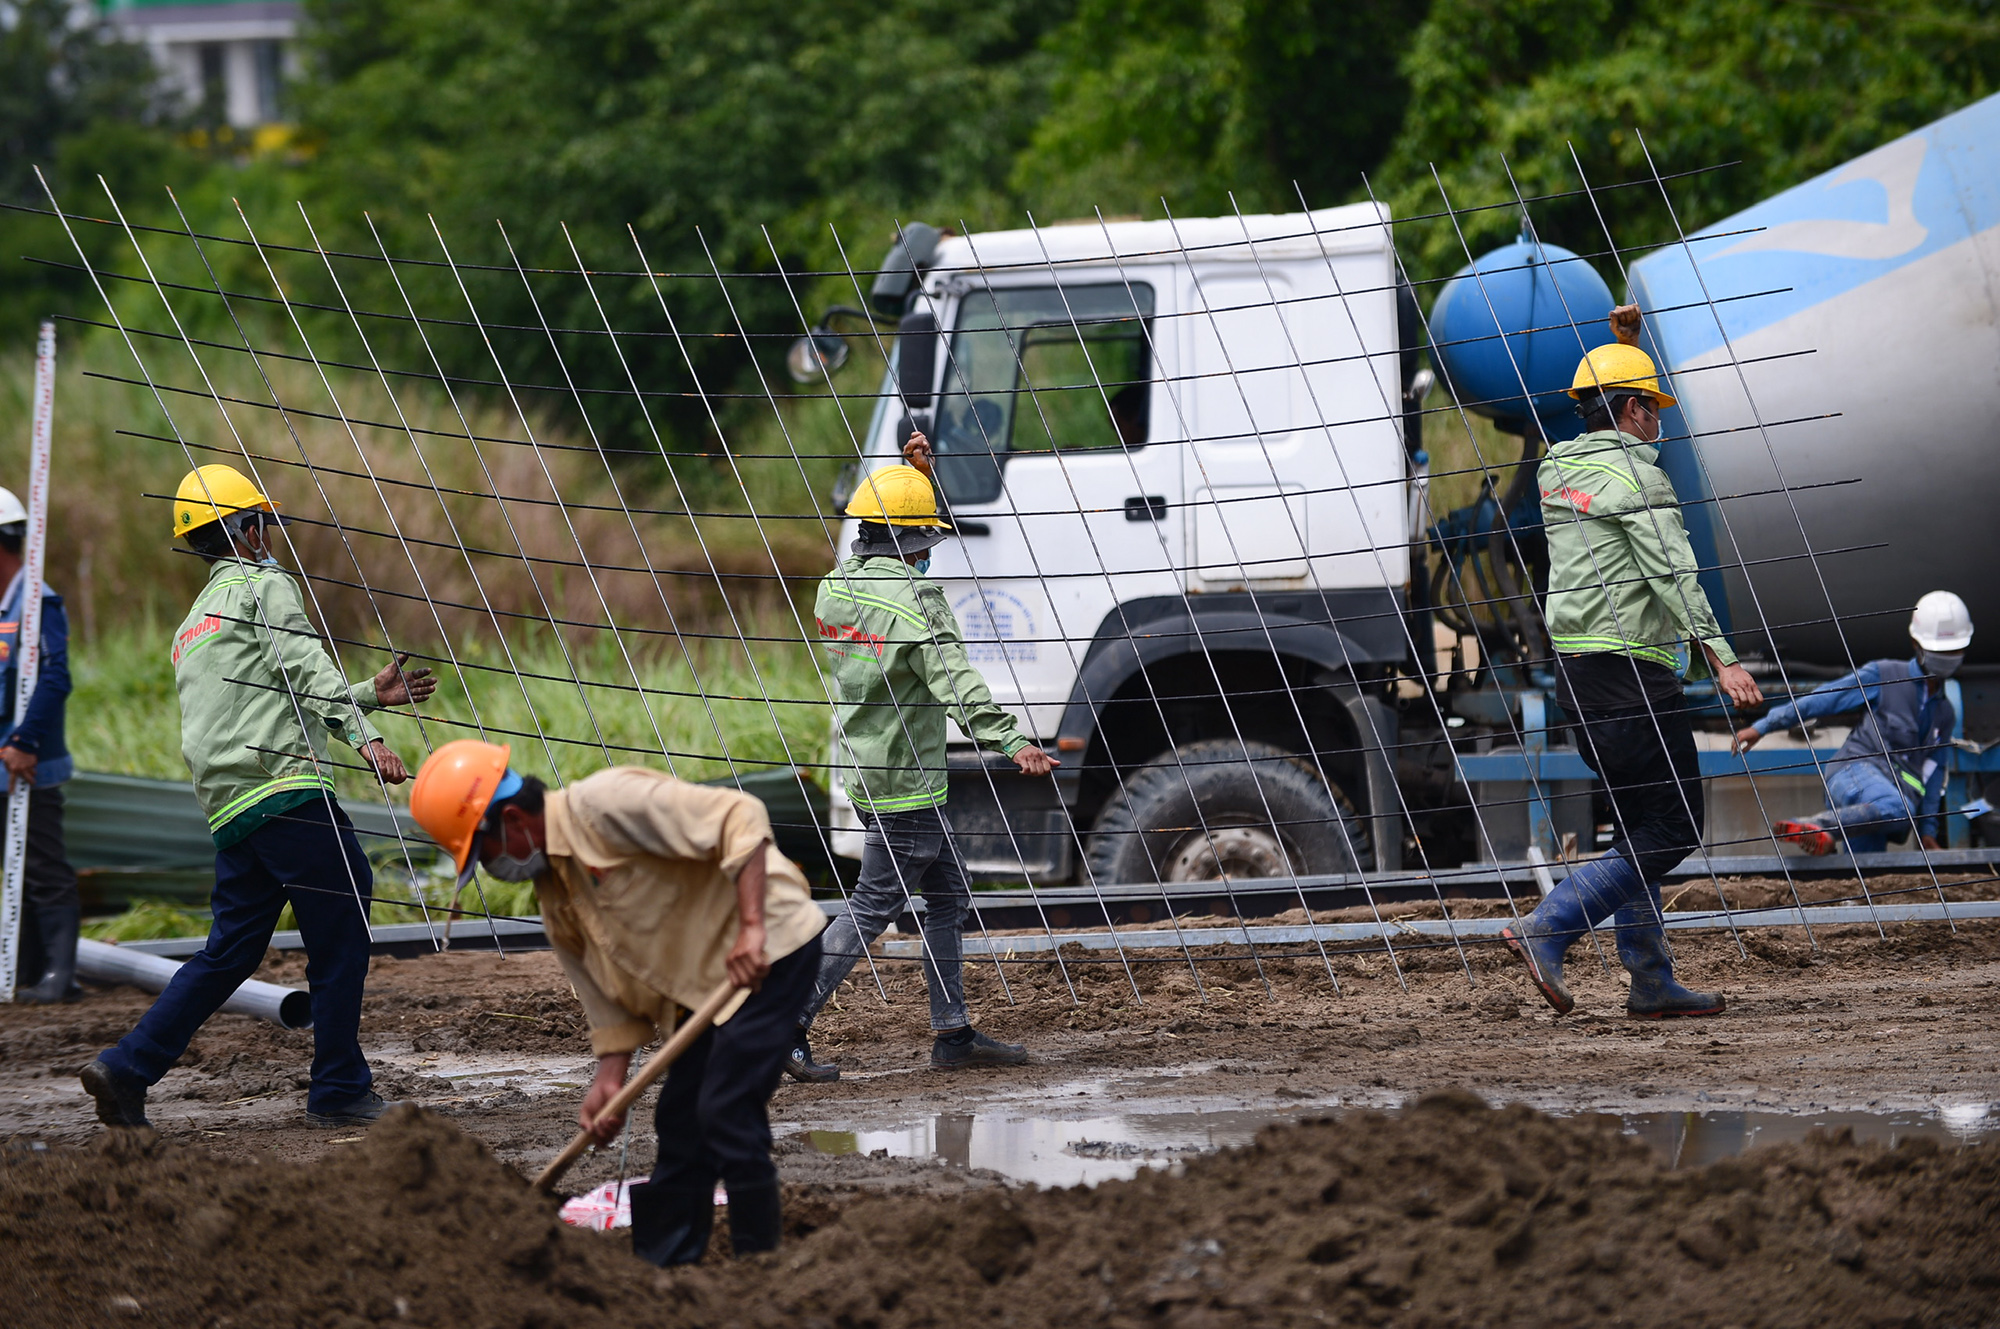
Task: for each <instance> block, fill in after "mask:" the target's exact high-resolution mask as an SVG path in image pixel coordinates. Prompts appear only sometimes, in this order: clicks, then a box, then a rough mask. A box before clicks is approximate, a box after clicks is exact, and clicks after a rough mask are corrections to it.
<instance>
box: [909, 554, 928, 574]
mask: <svg viewBox="0 0 2000 1329" xmlns="http://www.w3.org/2000/svg"><path fill="white" fill-rule="evenodd" d="M910 566H911V567H913V568H915V569H916V570H917V575H918V576H919V577H921V576H923V575H925V574H926V573H928V572H929V571H930V570H931V560H930V556H929V555H928V554H927V555H925V556H924V557H922V558H920V559H918V560H917V561H916V562H914V563H912V564H910Z"/></svg>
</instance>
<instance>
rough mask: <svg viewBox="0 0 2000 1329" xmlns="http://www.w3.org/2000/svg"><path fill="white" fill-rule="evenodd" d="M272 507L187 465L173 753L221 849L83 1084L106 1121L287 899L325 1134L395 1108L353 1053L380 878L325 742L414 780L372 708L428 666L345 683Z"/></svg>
mask: <svg viewBox="0 0 2000 1329" xmlns="http://www.w3.org/2000/svg"><path fill="white" fill-rule="evenodd" d="M277 506H278V505H277V504H276V503H274V502H272V501H271V500H270V499H268V498H266V497H265V496H264V495H263V494H262V493H260V492H259V491H258V489H257V486H256V485H254V484H252V483H251V482H250V481H249V480H248V479H247V478H245V477H244V476H243V475H242V474H241V473H240V472H238V471H236V470H235V469H233V468H232V467H229V466H222V465H213V466H203V467H201V468H200V469H199V470H195V471H190V472H189V473H188V474H187V476H186V477H185V478H184V479H182V481H181V483H180V489H179V490H178V492H177V494H176V496H175V498H174V510H173V527H174V534H175V535H177V536H180V537H182V538H183V539H185V540H186V541H187V543H188V545H189V547H190V548H192V549H193V550H194V551H195V553H197V554H199V555H200V556H201V558H202V560H203V561H204V562H205V563H207V564H208V565H209V575H208V583H207V585H205V586H203V587H202V589H201V593H200V594H199V595H197V596H196V597H195V602H194V607H193V608H192V609H191V610H189V611H188V615H187V617H186V618H185V619H183V620H182V622H181V626H180V629H179V631H177V632H176V633H175V634H174V640H173V648H172V653H173V662H174V686H175V688H176V689H177V690H178V691H179V693H180V703H181V756H182V757H183V758H184V759H185V760H186V761H187V764H188V770H189V771H190V772H191V773H192V774H193V776H194V792H195V797H196V798H197V799H198V800H199V801H200V803H201V807H202V811H203V812H204V813H206V814H207V816H208V830H209V835H210V837H211V838H212V839H213V840H214V841H215V890H214V893H213V894H212V895H211V896H210V897H209V908H210V911H211V913H212V915H213V922H212V923H211V925H210V927H209V933H208V944H207V945H206V946H204V947H202V949H201V952H200V953H199V954H197V955H196V956H195V957H194V958H193V959H191V960H189V961H188V962H187V963H185V964H183V965H182V966H181V967H180V970H179V972H177V973H176V974H175V975H174V977H173V981H172V982H170V983H168V984H167V987H166V990H165V991H164V992H162V993H161V994H160V996H159V998H158V1000H156V1001H155V1002H154V1003H153V1006H152V1009H150V1010H148V1011H147V1012H146V1014H145V1015H144V1016H143V1017H142V1018H141V1019H140V1021H139V1024H138V1026H137V1027H136V1028H134V1029H133V1030H132V1032H131V1033H129V1034H127V1035H125V1037H124V1038H123V1039H121V1040H120V1041H119V1043H118V1045H117V1046H116V1047H114V1048H111V1049H109V1050H108V1051H106V1052H104V1053H102V1054H100V1055H99V1056H98V1057H97V1059H96V1060H94V1061H92V1062H91V1063H90V1064H89V1065H87V1066H85V1067H84V1068H83V1073H82V1076H81V1079H82V1080H83V1087H84V1088H85V1089H86V1090H88V1091H89V1092H90V1095H91V1097H93V1098H95V1099H96V1100H97V1116H98V1119H99V1120H100V1121H103V1122H104V1123H105V1124H106V1125H110V1126H144V1125H146V1124H147V1121H146V1090H147V1089H148V1088H149V1087H150V1086H152V1085H153V1084H155V1083H157V1082H158V1080H159V1079H160V1077H161V1076H162V1075H165V1074H166V1073H167V1069H168V1068H169V1067H171V1066H172V1065H173V1064H174V1062H175V1060H176V1059H177V1058H179V1056H180V1055H181V1053H183V1052H185V1051H187V1045H188V1041H189V1040H190V1039H191V1038H193V1037H194V1034H195V1031H196V1030H197V1029H199V1028H201V1026H202V1024H203V1023H204V1022H205V1021H206V1020H207V1019H208V1017H209V1016H211V1015H213V1014H214V1013H215V1011H216V1010H217V1009H218V1008H219V1007H220V1006H221V1005H222V1003H223V1002H224V1001H226V1000H228V998H229V995H230V994H231V993H232V992H234V991H235V990H236V988H237V986H238V985H239V984H241V983H242V982H243V980H244V979H246V978H248V977H250V975H251V974H252V973H254V972H256V969H257V966H258V964H260V963H261V962H262V961H263V958H264V949H265V947H266V946H268V945H269V944H270V941H271V932H272V930H273V929H274V928H275V927H276V926H277V922H278V915H279V914H280V913H281V912H282V911H283V909H284V907H285V906H286V905H287V904H290V905H291V906H292V912H293V914H294V915H296V916H297V918H298V922H299V932H300V934H301V935H302V937H303V938H304V941H305V947H306V981H307V983H308V984H309V985H310V987H311V991H312V1016H313V1063H312V1085H311V1088H310V1089H309V1090H308V1091H307V1094H306V1117H307V1120H308V1121H309V1122H311V1123H312V1124H313V1125H315V1126H333V1127H346V1126H357V1125H366V1124H367V1123H368V1122H370V1121H373V1120H374V1119H375V1118H376V1117H378V1116H380V1115H381V1114H382V1111H383V1109H384V1107H385V1106H386V1104H384V1103H383V1101H382V1099H381V1097H380V1096H379V1095H377V1094H376V1093H375V1092H374V1090H373V1089H372V1088H371V1087H370V1086H371V1084H372V1083H373V1077H372V1076H371V1075H370V1073H369V1070H368V1062H367V1060H366V1059H365V1058H364V1057H363V1056H362V1055H361V1043H360V1039H359V1030H360V1024H361V988H362V983H363V981H364V980H365V979H366V978H367V976H368V943H369V934H368V905H369V901H370V899H371V897H372V888H373V885H374V878H373V875H372V873H371V872H370V871H369V867H368V857H367V855H365V854H364V853H362V852H361V844H360V842H359V841H358V840H357V839H356V838H355V835H354V826H353V823H351V822H350V821H349V820H348V819H347V814H346V813H345V812H344V811H342V810H341V807H340V804H339V802H338V801H337V800H336V799H335V798H334V796H333V777H332V774H331V772H330V771H329V770H328V769H327V754H326V737H327V735H328V734H329V733H331V734H334V735H336V736H338V737H339V738H340V739H341V740H342V741H343V742H345V743H347V744H349V745H350V746H352V747H353V748H355V749H356V750H357V751H358V752H359V753H360V754H361V756H362V758H363V759H364V760H366V761H367V763H368V764H369V765H370V766H372V767H373V768H374V770H375V773H376V774H377V775H378V776H380V777H381V778H382V779H383V780H385V781H387V782H388V783H390V784H401V783H402V782H403V781H405V780H407V779H408V778H409V772H408V771H407V770H405V769H404V767H403V763H402V762H401V761H400V760H398V759H397V757H396V754H395V753H393V752H391V751H390V750H389V746H388V744H386V743H384V742H383V741H382V736H381V735H380V734H379V733H377V732H376V731H375V729H374V727H373V726H371V725H370V724H369V723H368V721H367V719H366V718H365V717H364V716H363V712H365V711H370V710H375V709H377V708H379V707H384V706H401V705H403V704H405V703H414V702H421V701H423V700H424V699H425V698H427V697H429V696H430V695H431V693H432V692H433V691H434V690H435V689H436V687H437V683H436V680H434V679H433V678H431V677H430V672H431V671H430V670H428V669H413V670H409V671H405V670H404V669H403V667H402V666H403V662H404V661H405V660H406V659H407V658H408V657H406V656H402V655H398V656H397V657H396V658H395V660H394V661H393V662H392V663H390V664H389V665H387V666H385V667H384V668H383V670H382V671H381V672H380V673H379V674H377V675H375V677H374V678H373V679H372V680H370V681H368V682H363V683H356V684H354V685H353V686H351V687H350V686H349V685H348V683H347V681H346V680H345V679H343V678H342V677H341V676H340V671H339V670H338V669H337V668H336V667H335V665H334V663H333V660H332V659H331V658H329V657H328V655H327V653H326V649H325V648H324V647H323V646H322V645H321V644H320V640H319V636H318V634H317V633H316V632H314V631H313V627H312V623H311V621H310V620H308V619H307V618H306V613H305V605H304V602H303V600H302V599H301V597H300V593H299V587H298V583H297V582H296V581H294V580H293V578H292V574H290V573H289V572H286V571H284V570H283V569H282V568H280V567H279V566H278V562H277V558H276V556H275V554H274V552H273V545H272V532H273V531H274V530H275V529H276V528H277V527H278V525H279V524H281V522H282V521H283V519H282V518H280V517H279V516H278V515H277Z"/></svg>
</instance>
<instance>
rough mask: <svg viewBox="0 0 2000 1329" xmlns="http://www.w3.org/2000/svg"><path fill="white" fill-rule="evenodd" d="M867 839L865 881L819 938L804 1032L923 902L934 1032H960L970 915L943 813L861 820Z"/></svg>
mask: <svg viewBox="0 0 2000 1329" xmlns="http://www.w3.org/2000/svg"><path fill="white" fill-rule="evenodd" d="M861 820H862V822H863V824H864V825H865V826H866V827H867V834H866V836H865V837H864V838H863V840H862V846H861V879H860V880H859V881H857V882H855V884H854V890H853V892H852V893H851V894H850V895H849V896H848V898H847V912H846V913H845V914H842V915H841V916H840V917H839V918H836V919H834V920H833V922H832V924H830V925H829V926H828V927H827V929H826V931H825V932H824V933H823V934H821V936H820V944H821V946H822V947H823V948H824V950H825V952H826V955H825V958H824V959H822V960H821V961H820V965H819V983H818V985H817V986H816V987H815V988H814V989H813V994H812V1000H810V1001H808V1002H807V1003H806V1010H805V1017H804V1019H803V1020H801V1021H800V1023H801V1024H804V1025H807V1026H810V1025H811V1024H812V1022H813V1017H814V1016H816V1015H818V1014H819V1012H820V1008H821V1007H822V1006H824V1005H826V1003H827V1000H828V999H829V998H830V997H832V996H833V990H834V989H835V988H837V987H839V986H840V983H841V980H842V979H844V978H846V977H847V975H848V973H849V971H851V970H852V969H853V968H854V966H855V964H856V963H857V962H858V961H859V960H860V959H861V957H862V956H864V955H866V954H867V953H868V944H869V943H870V942H872V941H874V940H875V938H877V937H879V936H881V935H882V933H883V931H884V930H885V929H887V928H888V926H889V925H890V924H891V923H893V922H895V921H896V916H897V915H898V914H900V913H902V912H903V910H904V909H905V908H907V907H908V906H909V901H910V897H911V896H914V895H921V896H923V897H924V916H923V929H924V983H925V984H926V986H928V987H929V988H930V994H931V1028H933V1029H962V1028H964V1027H965V1026H966V1025H967V1024H969V1023H971V1017H970V1016H969V1015H968V1014H967V1013H966V1009H965V958H964V946H963V944H962V942H961V936H962V934H963V933H964V931H965V916H966V915H967V914H968V913H970V912H971V910H972V888H971V886H969V885H967V884H966V880H965V864H964V863H963V862H962V861H961V860H960V859H959V856H958V846H957V845H956V844H955V843H953V841H952V838H951V823H950V822H948V821H946V820H945V815H944V809H943V808H925V809H923V810H921V811H918V812H885V813H881V814H875V813H868V812H864V813H862V814H861Z"/></svg>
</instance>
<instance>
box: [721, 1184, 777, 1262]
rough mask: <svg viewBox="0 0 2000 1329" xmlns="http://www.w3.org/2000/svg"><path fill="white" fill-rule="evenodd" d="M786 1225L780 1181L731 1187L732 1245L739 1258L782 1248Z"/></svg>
mask: <svg viewBox="0 0 2000 1329" xmlns="http://www.w3.org/2000/svg"><path fill="white" fill-rule="evenodd" d="M784 1226H785V1224H784V1214H783V1212H782V1211H781V1210H780V1208H779V1205H778V1183H777V1182H775V1181H773V1182H767V1183H765V1184H764V1185H762V1186H731V1187H730V1188H729V1249H730V1250H731V1251H733V1252H735V1254H736V1256H737V1257H738V1258H739V1259H740V1258H741V1257H743V1256H745V1255H756V1254H759V1253H760V1252H763V1251H774V1250H776V1249H778V1238H779V1237H781V1236H782V1235H783V1234H784Z"/></svg>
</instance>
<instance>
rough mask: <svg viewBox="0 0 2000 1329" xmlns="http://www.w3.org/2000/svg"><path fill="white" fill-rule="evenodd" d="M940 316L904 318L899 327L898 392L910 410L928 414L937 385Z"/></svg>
mask: <svg viewBox="0 0 2000 1329" xmlns="http://www.w3.org/2000/svg"><path fill="white" fill-rule="evenodd" d="M937 332H938V325H937V316H936V315H935V314H931V313H929V312H927V311H922V310H920V311H918V312H917V313H914V314H905V315H903V318H902V321H901V322H900V323H898V324H896V391H897V393H898V394H899V395H900V396H901V397H902V398H903V406H904V408H905V409H906V410H911V411H927V410H929V409H930V407H931V398H932V396H933V395H934V394H935V392H936V384H937Z"/></svg>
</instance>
